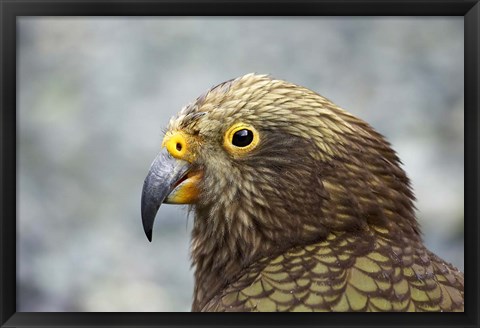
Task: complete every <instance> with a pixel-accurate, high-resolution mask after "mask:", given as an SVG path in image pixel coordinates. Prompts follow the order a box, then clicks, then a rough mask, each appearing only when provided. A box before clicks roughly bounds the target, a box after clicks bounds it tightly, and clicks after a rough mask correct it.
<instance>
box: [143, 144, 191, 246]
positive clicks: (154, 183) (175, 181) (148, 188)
mask: <svg viewBox="0 0 480 328" xmlns="http://www.w3.org/2000/svg"><path fill="white" fill-rule="evenodd" d="M189 169H190V164H189V163H188V162H186V161H184V160H180V159H176V158H174V157H173V156H172V155H170V153H169V152H168V151H167V149H166V148H163V149H162V151H161V152H160V153H159V154H158V156H157V157H156V158H155V160H154V161H153V163H152V165H151V166H150V171H149V172H148V175H147V177H146V178H145V182H144V183H143V190H142V205H141V207H142V223H143V230H144V231H145V234H146V235H147V238H148V240H149V241H152V229H153V223H154V221H155V216H156V214H157V211H158V209H159V208H160V205H161V204H162V203H164V202H165V203H167V202H169V200H170V199H169V195H170V194H171V193H172V192H173V191H174V190H177V189H178V187H181V186H180V184H182V182H184V181H185V180H186V179H187V174H188V172H189ZM171 202H172V203H176V202H175V200H173V201H171Z"/></svg>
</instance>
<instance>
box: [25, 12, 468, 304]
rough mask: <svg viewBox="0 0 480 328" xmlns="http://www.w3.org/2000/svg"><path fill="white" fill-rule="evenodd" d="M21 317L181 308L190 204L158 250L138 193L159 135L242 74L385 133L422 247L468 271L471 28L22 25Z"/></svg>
mask: <svg viewBox="0 0 480 328" xmlns="http://www.w3.org/2000/svg"><path fill="white" fill-rule="evenodd" d="M18 32H19V34H18V43H17V47H18V49H17V59H18V61H17V65H18V67H17V68H18V73H17V74H18V78H19V79H18V88H17V90H18V95H17V97H18V99H17V104H18V109H17V115H18V116H17V125H18V127H17V128H18V129H17V131H18V138H17V143H18V144H17V149H18V151H17V156H18V157H17V168H18V175H17V184H18V197H17V200H18V204H17V206H18V218H17V222H18V237H17V242H18V248H17V250H18V259H17V265H18V268H17V269H18V270H17V275H18V277H17V288H18V310H19V311H188V310H189V309H190V303H191V294H192V290H193V272H192V270H191V269H190V264H189V254H188V247H189V234H190V230H191V225H192V220H193V218H189V219H188V220H187V215H186V210H185V208H183V207H181V206H171V205H165V206H163V207H162V208H161V209H160V213H159V218H160V219H159V220H157V222H156V224H155V229H154V238H153V242H152V243H149V242H148V241H147V239H146V237H145V235H144V233H143V229H142V225H141V220H140V194H141V188H142V184H143V180H144V178H145V175H146V173H147V171H148V168H149V166H150V163H151V161H152V160H153V158H154V157H155V155H156V153H157V151H158V150H159V148H160V142H161V139H162V128H164V127H165V126H166V123H167V121H168V119H169V118H170V117H171V116H172V115H173V114H174V113H176V112H177V111H178V110H180V108H181V107H182V106H184V105H185V104H187V103H189V102H190V101H192V100H194V99H195V98H196V97H197V96H198V95H200V94H201V93H202V92H204V91H206V89H208V88H210V87H211V86H213V85H215V84H217V83H220V82H222V81H224V80H227V79H230V78H233V77H237V76H240V75H243V74H246V73H249V72H258V73H269V74H272V75H273V76H274V77H277V78H281V79H285V80H289V81H291V82H294V83H297V84H300V85H304V86H306V87H308V88H310V89H312V90H315V91H317V92H318V93H320V94H322V95H324V96H326V97H327V98H329V99H331V100H333V101H334V102H336V103H337V104H338V105H340V106H341V107H343V108H345V109H347V110H348V111H350V112H351V113H353V114H354V115H356V116H359V117H361V118H363V119H364V120H366V121H367V122H369V123H370V124H371V125H373V126H374V127H375V128H376V129H377V130H378V131H379V132H381V133H382V134H384V135H385V136H387V138H388V139H389V141H390V142H391V143H392V144H393V147H394V149H395V150H396V151H397V152H398V153H399V155H400V158H401V159H402V161H403V163H404V168H405V170H406V171H407V173H408V175H409V177H410V178H411V179H412V182H413V187H414V189H415V193H416V195H417V198H418V201H417V208H418V211H417V215H418V218H419V220H420V222H421V224H422V227H423V231H424V236H425V241H426V244H427V245H428V247H430V248H431V249H432V250H433V251H434V252H436V253H437V254H438V255H440V256H441V257H443V258H445V259H447V260H448V261H450V262H452V263H454V264H455V265H457V266H458V267H459V268H461V269H463V249H464V248H463V213H464V212H463V186H464V171H463V154H464V146H463V144H464V139H463V129H464V127H463V106H464V104H463V101H464V99H463V87H464V85H463V76H464V73H463V18H462V17H448V18H441V17H437V18H422V17H417V18H408V17H404V18H368V17H364V18H335V17H332V18H320V17H319V18H173V17H172V18H138V19H137V18H47V17H44V18H33V17H30V18H28V17H24V18H20V19H19V21H18Z"/></svg>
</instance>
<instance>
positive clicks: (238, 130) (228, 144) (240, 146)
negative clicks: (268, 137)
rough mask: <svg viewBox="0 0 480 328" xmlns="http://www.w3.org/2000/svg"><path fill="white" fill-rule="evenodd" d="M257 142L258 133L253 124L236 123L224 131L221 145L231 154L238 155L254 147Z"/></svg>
mask: <svg viewBox="0 0 480 328" xmlns="http://www.w3.org/2000/svg"><path fill="white" fill-rule="evenodd" d="M258 142H259V133H258V131H257V130H256V129H255V128H254V127H253V126H251V125H250V124H245V123H236V124H234V125H233V126H231V127H230V128H229V129H228V130H227V132H226V133H225V136H224V141H223V146H224V147H225V149H226V150H227V151H228V152H229V153H230V154H232V155H233V156H239V155H242V154H244V153H247V152H249V151H251V150H252V149H254V148H255V147H256V146H257V144H258Z"/></svg>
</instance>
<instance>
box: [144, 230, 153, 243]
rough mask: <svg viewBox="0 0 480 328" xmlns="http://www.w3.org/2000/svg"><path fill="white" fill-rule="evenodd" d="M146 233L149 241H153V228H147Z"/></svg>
mask: <svg viewBox="0 0 480 328" xmlns="http://www.w3.org/2000/svg"><path fill="white" fill-rule="evenodd" d="M145 235H147V239H148V241H149V242H152V230H151V229H150V230H148V231H147V230H145Z"/></svg>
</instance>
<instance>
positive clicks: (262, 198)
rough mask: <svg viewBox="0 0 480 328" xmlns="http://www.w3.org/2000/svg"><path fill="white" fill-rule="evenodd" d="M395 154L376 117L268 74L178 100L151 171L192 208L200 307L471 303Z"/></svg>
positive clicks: (151, 213) (155, 185)
mask: <svg viewBox="0 0 480 328" xmlns="http://www.w3.org/2000/svg"><path fill="white" fill-rule="evenodd" d="M400 165H401V162H400V160H399V158H398V156H397V154H396V153H395V151H393V150H392V148H391V146H390V144H389V143H388V142H387V141H386V140H385V138H384V137H383V136H382V135H381V134H379V133H377V132H376V131H375V130H374V129H373V128H372V127H371V126H370V125H369V124H367V123H365V122H364V121H362V120H361V119H359V118H357V117H355V116H353V115H351V114H349V113H348V112H346V111H345V110H343V109H342V108H340V107H338V106H337V105H335V104H334V103H333V102H331V101H330V100H328V99H326V98H324V97H322V96H320V95H319V94H317V93H315V92H313V91H311V90H309V89H307V88H304V87H301V86H298V85H295V84H292V83H289V82H286V81H282V80H279V79H274V78H273V77H270V76H269V75H258V74H247V75H244V76H242V77H239V78H236V79H232V80H229V81H226V82H224V83H221V84H219V85H217V86H215V87H213V88H212V89H210V90H209V91H207V92H206V93H204V94H203V95H201V96H200V97H198V98H197V99H196V100H195V101H194V102H193V103H191V104H189V105H187V106H186V107H184V108H183V109H182V110H181V111H180V112H179V114H178V115H177V116H175V117H173V118H172V119H171V120H170V122H169V125H168V128H167V130H166V132H165V136H164V138H163V142H162V145H161V151H160V153H159V154H158V156H157V157H156V158H155V160H154V161H153V163H152V165H151V167H150V171H149V173H148V175H147V177H146V179H145V182H144V185H143V191H142V200H141V215H142V222H143V227H144V230H145V233H146V235H147V238H148V239H149V240H150V241H151V239H152V228H153V223H154V219H155V216H156V214H157V211H158V209H159V206H160V205H161V204H162V203H166V204H188V205H189V211H191V212H192V213H193V214H194V221H193V228H192V236H191V259H192V266H193V267H194V275H195V285H194V292H193V305H192V311H247V312H249V311H464V276H463V273H462V272H460V271H459V270H458V269H456V268H455V267H454V266H452V265H451V264H449V263H447V262H445V261H444V260H442V259H441V258H439V257H438V256H436V255H435V254H433V253H432V252H430V251H429V250H428V249H427V248H426V247H425V245H424V244H423V242H422V236H421V231H420V227H419V224H418V223H417V220H416V217H415V207H414V195H413V191H412V188H411V185H410V181H409V179H408V178H407V175H406V173H405V172H404V170H403V169H402V168H401V166H400Z"/></svg>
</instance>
